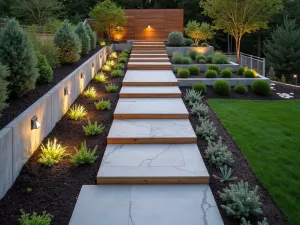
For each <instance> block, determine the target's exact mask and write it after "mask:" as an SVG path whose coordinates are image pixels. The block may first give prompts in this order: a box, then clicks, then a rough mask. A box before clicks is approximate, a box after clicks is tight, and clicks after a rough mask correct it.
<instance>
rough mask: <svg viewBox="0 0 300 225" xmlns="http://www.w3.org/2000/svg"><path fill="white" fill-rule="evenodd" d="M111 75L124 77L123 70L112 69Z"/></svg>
mask: <svg viewBox="0 0 300 225" xmlns="http://www.w3.org/2000/svg"><path fill="white" fill-rule="evenodd" d="M111 76H112V77H124V72H123V70H114V71H112V73H111Z"/></svg>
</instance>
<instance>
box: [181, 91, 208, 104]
mask: <svg viewBox="0 0 300 225" xmlns="http://www.w3.org/2000/svg"><path fill="white" fill-rule="evenodd" d="M202 98H203V96H202V95H201V92H197V91H195V90H194V89H190V90H187V91H186V94H185V96H184V99H185V101H186V102H188V103H189V106H193V105H194V104H195V103H200V102H201V101H202Z"/></svg>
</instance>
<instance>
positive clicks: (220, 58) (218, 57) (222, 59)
mask: <svg viewBox="0 0 300 225" xmlns="http://www.w3.org/2000/svg"><path fill="white" fill-rule="evenodd" d="M212 63H213V64H228V63H229V60H228V58H227V57H226V56H225V55H224V54H223V53H221V52H216V53H215V54H214V55H213V58H212Z"/></svg>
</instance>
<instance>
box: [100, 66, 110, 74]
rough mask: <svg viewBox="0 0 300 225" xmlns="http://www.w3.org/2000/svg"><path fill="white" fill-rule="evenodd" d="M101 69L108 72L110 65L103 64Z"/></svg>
mask: <svg viewBox="0 0 300 225" xmlns="http://www.w3.org/2000/svg"><path fill="white" fill-rule="evenodd" d="M102 71H104V72H110V71H111V67H110V66H109V65H104V66H103V67H102Z"/></svg>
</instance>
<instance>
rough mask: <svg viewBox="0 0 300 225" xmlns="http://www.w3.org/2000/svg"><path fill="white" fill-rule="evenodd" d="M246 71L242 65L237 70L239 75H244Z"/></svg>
mask: <svg viewBox="0 0 300 225" xmlns="http://www.w3.org/2000/svg"><path fill="white" fill-rule="evenodd" d="M244 71H245V67H240V68H238V70H237V74H238V75H243V74H244Z"/></svg>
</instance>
